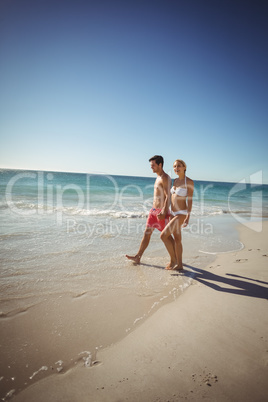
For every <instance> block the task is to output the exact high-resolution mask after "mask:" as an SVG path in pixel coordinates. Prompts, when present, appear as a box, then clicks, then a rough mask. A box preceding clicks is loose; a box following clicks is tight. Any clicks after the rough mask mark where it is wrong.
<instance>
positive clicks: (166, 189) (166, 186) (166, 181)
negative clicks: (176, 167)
mask: <svg viewBox="0 0 268 402" xmlns="http://www.w3.org/2000/svg"><path fill="white" fill-rule="evenodd" d="M162 186H163V195H164V205H163V208H162V210H161V212H160V214H158V215H157V217H158V219H165V217H166V215H167V214H168V210H169V205H170V187H171V178H170V177H169V175H165V176H164V177H163V179H162Z"/></svg>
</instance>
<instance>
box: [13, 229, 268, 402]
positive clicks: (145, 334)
mask: <svg viewBox="0 0 268 402" xmlns="http://www.w3.org/2000/svg"><path fill="white" fill-rule="evenodd" d="M239 231H240V235H241V241H242V242H243V243H244V245H245V248H244V249H243V250H241V251H239V252H234V253H228V254H221V255H219V256H218V257H217V259H216V261H215V262H214V263H213V264H212V265H210V266H208V267H207V268H206V269H197V268H195V267H191V269H193V270H194V271H196V273H197V275H196V278H195V280H194V281H193V285H192V286H190V288H188V289H187V290H186V291H185V292H184V293H183V295H182V296H180V297H179V298H178V299H177V300H175V301H174V302H172V303H169V304H166V305H164V306H163V307H162V308H160V309H159V310H158V311H156V313H154V314H153V315H152V316H150V317H149V318H148V319H147V320H146V321H145V322H143V323H142V324H141V325H140V326H139V327H138V328H137V329H135V330H134V331H133V332H131V333H129V334H128V335H126V337H125V338H124V339H122V340H121V341H119V342H118V343H115V344H113V345H111V346H109V347H107V348H105V349H102V350H100V351H98V353H97V355H96V356H94V357H93V358H92V360H91V361H90V358H89V359H88V360H86V361H82V362H79V363H78V364H77V366H76V367H74V368H72V369H70V370H69V371H67V372H65V373H63V374H61V373H59V374H57V375H52V376H50V377H47V378H45V379H43V380H41V381H39V382H36V383H35V384H33V385H32V386H30V387H28V388H27V389H25V390H24V391H22V392H21V393H19V394H18V395H15V396H13V398H12V400H13V401H16V402H22V401H23V402H26V401H27V402H36V401H39V402H42V401H44V402H48V401H53V402H54V401H55V402H57V401H64V402H91V401H109V402H112V401H146V402H148V401H149V402H151V401H155V402H156V401H181V400H186V399H187V400H192V401H200V400H209V401H235V402H236V401H243V402H247V401H250V402H252V401H254V402H258V401H259V402H261V401H266V400H267V396H268V301H267V299H268V245H267V236H268V222H264V227H263V231H262V232H261V233H258V232H255V231H254V230H251V229H248V228H246V227H242V226H241V227H240V228H239ZM187 270H189V267H187V266H186V267H185V271H187ZM173 274H174V275H178V274H177V273H176V272H174V273H173ZM84 363H87V364H84ZM88 365H90V367H87V366H88Z"/></svg>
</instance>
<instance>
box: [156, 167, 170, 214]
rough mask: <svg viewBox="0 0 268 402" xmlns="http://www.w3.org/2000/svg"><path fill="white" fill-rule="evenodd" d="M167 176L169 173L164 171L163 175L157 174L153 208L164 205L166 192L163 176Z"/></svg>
mask: <svg viewBox="0 0 268 402" xmlns="http://www.w3.org/2000/svg"><path fill="white" fill-rule="evenodd" d="M166 177H168V175H167V174H166V173H163V174H162V175H161V176H157V178H156V180H155V183H154V201H153V208H160V209H162V208H163V207H164V203H165V193H164V187H163V178H166Z"/></svg>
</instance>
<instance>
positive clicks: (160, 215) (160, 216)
mask: <svg viewBox="0 0 268 402" xmlns="http://www.w3.org/2000/svg"><path fill="white" fill-rule="evenodd" d="M165 217H166V214H164V213H163V212H162V211H161V212H160V213H159V214H157V218H158V219H159V220H160V221H161V220H163V219H165Z"/></svg>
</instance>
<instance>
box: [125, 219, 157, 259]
mask: <svg viewBox="0 0 268 402" xmlns="http://www.w3.org/2000/svg"><path fill="white" fill-rule="evenodd" d="M153 231H154V228H151V227H146V228H145V231H144V234H143V238H142V241H141V244H140V248H139V251H138V253H137V254H136V255H134V256H131V255H126V257H127V258H128V259H129V260H132V261H133V262H135V263H136V264H139V263H140V260H141V257H142V255H143V253H144V251H145V250H146V248H147V247H148V245H149V243H150V240H151V236H152V233H153Z"/></svg>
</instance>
